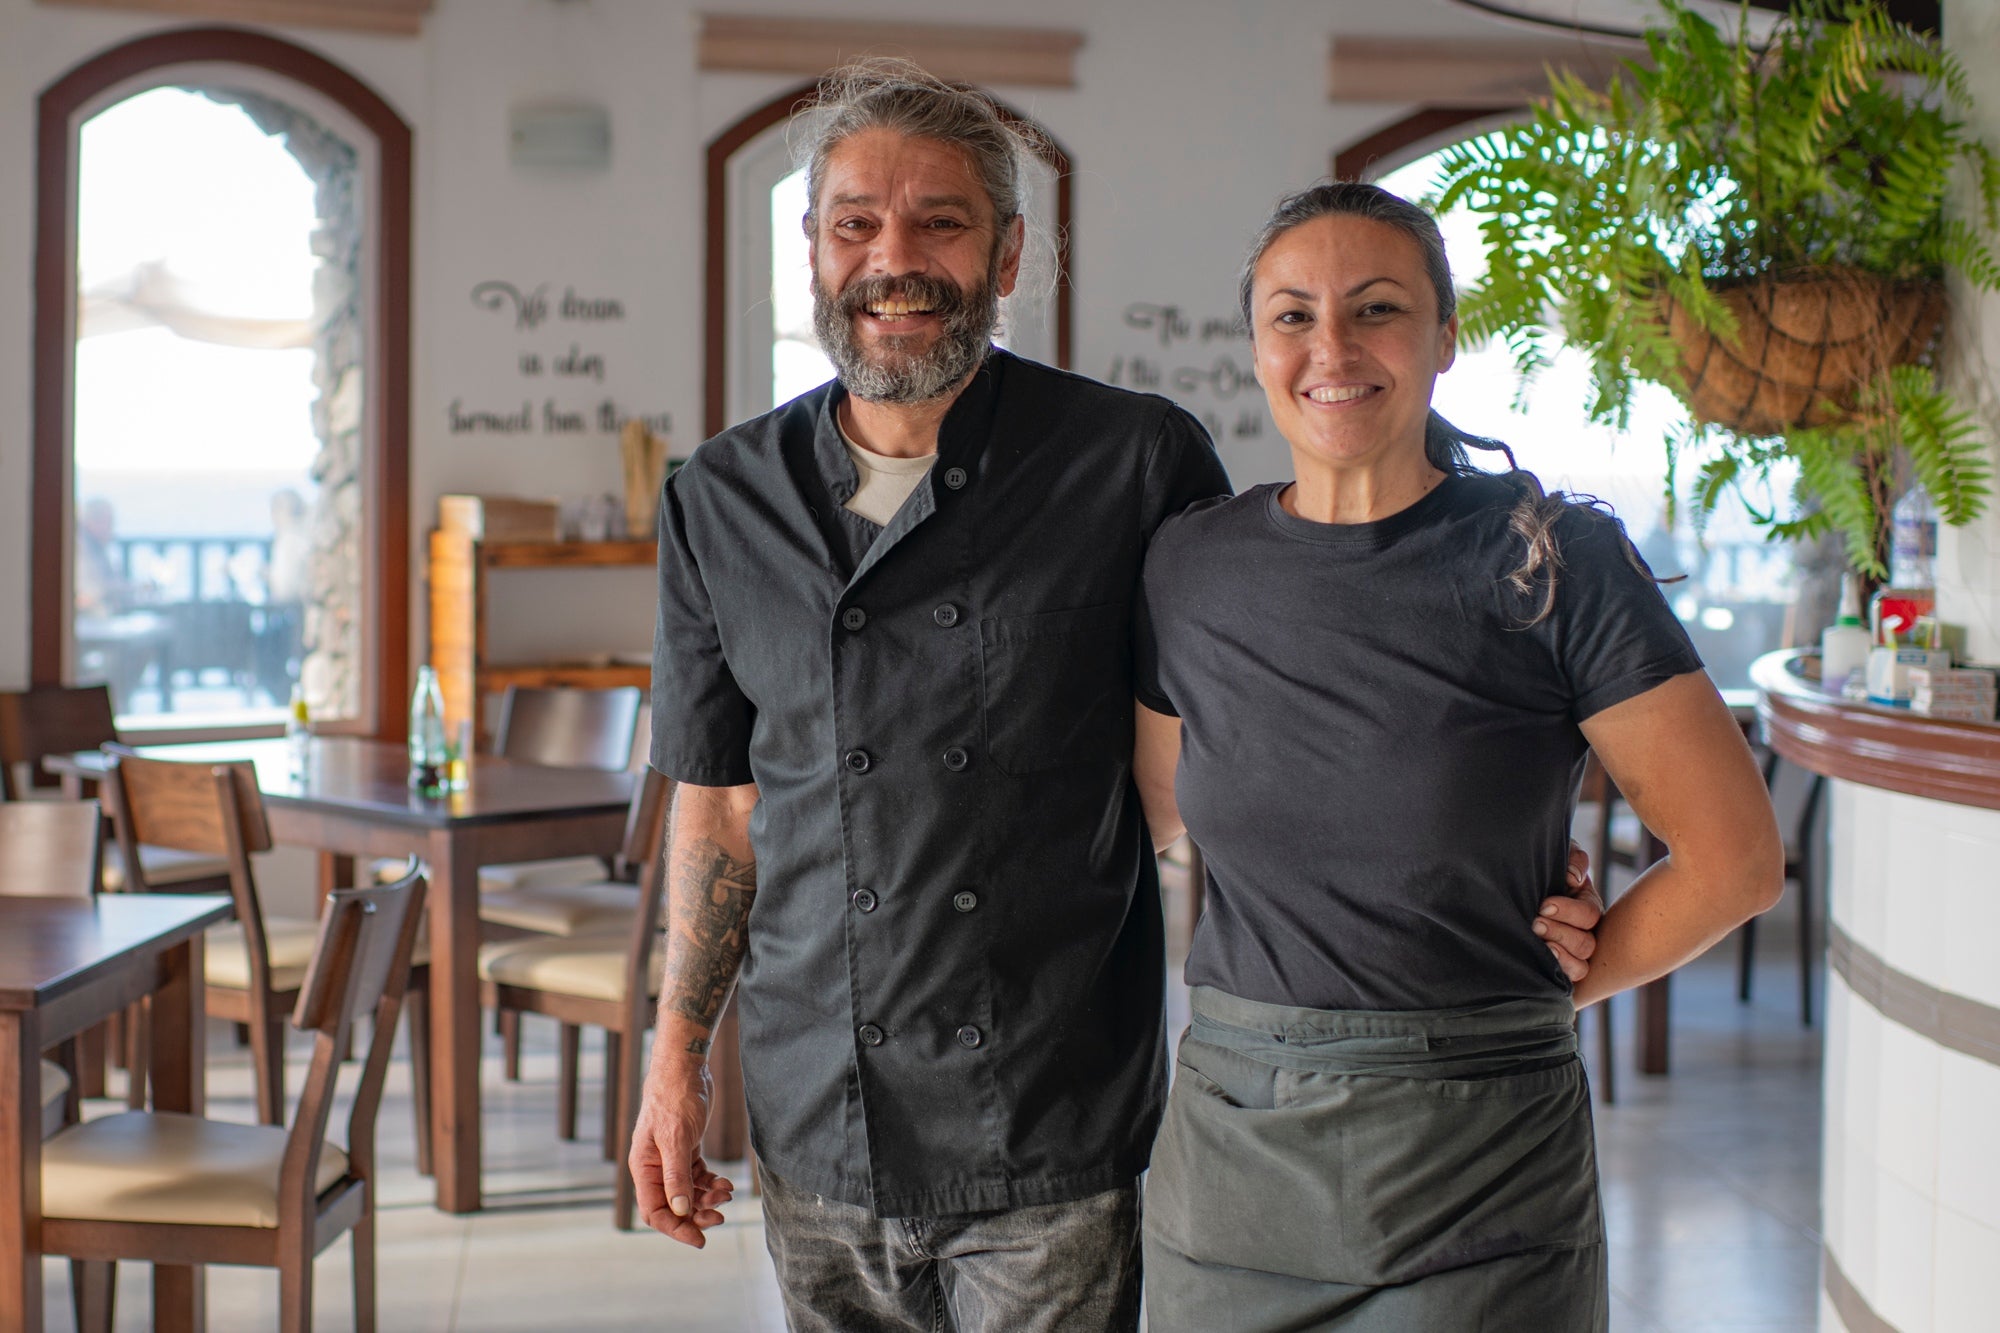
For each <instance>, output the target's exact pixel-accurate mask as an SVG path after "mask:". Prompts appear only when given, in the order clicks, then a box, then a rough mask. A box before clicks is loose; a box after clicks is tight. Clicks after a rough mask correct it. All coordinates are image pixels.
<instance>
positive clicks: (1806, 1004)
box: [1799, 854, 1818, 1027]
mask: <svg viewBox="0 0 2000 1333" xmlns="http://www.w3.org/2000/svg"><path fill="white" fill-rule="evenodd" d="M1813 926H1814V922H1813V864H1812V857H1811V856H1810V855H1809V854H1808V855H1805V856H1802V857H1801V858H1800V861H1799V1022H1801V1023H1803V1024H1804V1025H1805V1026H1807V1027H1811V1026H1812V1021H1813V970H1814V969H1813V965H1814V964H1815V963H1816V962H1817V961H1818V950H1817V949H1816V948H1815V945H1816V943H1817V938H1818V937H1817V936H1816V934H1815V933H1814V929H1813Z"/></svg>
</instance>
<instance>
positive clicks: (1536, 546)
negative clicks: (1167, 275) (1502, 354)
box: [1237, 181, 1570, 625]
mask: <svg viewBox="0 0 2000 1333" xmlns="http://www.w3.org/2000/svg"><path fill="white" fill-rule="evenodd" d="M1335 216H1338V217H1358V218H1366V219H1367V220H1368V221H1370V222H1380V223H1382V224H1384V225H1385V226H1390V227H1394V228H1395V229H1396V230H1397V231H1400V232H1402V233H1403V234H1404V235H1405V236H1407V237H1409V238H1410V240H1411V241H1413V242H1415V244H1416V247H1417V253H1418V254H1419V255H1420V256H1422V258H1423V261H1424V273H1425V275H1426V276H1427V277H1429V278H1430V280H1431V290H1432V292H1433V293H1435V294H1436V296H1437V307H1438V323H1440V324H1442V323H1444V322H1445V321H1446V320H1448V319H1450V318H1451V317H1452V316H1453V315H1454V314H1456V313H1457V312H1458V293H1457V291H1456V290H1454V288H1453V287H1452V285H1451V262H1450V260H1448V259H1447V258H1445V253H1444V236H1443V234H1442V233H1440V232H1439V231H1438V225H1437V219H1435V218H1433V217H1432V216H1431V215H1430V214H1429V213H1427V212H1425V211H1424V210H1423V209H1421V208H1419V207H1418V206H1417V205H1415V204H1413V203H1411V202H1410V201H1409V200H1407V199H1405V198H1403V197H1402V196H1400V195H1394V194H1391V193H1389V191H1387V190H1385V189H1383V188H1382V187H1381V186H1379V185H1371V184H1369V183H1368V182H1366V181H1322V182H1321V183H1320V184H1318V185H1314V186H1311V187H1309V188H1307V189H1304V190H1300V191H1299V192H1298V193H1296V194H1290V195H1287V196H1285V197H1284V198H1283V199H1281V200H1279V201H1278V206H1277V208H1275V209H1273V210H1272V211H1271V216H1270V217H1269V218H1268V219H1266V220H1265V223H1264V225H1263V227H1262V228H1261V229H1260V230H1259V231H1258V233H1257V238H1256V239H1255V240H1254V241H1252V242H1251V243H1250V253H1249V255H1248V256H1247V257H1246V258H1245V259H1244V261H1243V272H1242V275H1241V276H1240V278H1239V279H1238V281H1237V299H1238V301H1239V302H1240V303H1241V305H1242V309H1243V323H1244V325H1245V327H1247V328H1248V329H1249V330H1250V332H1251V337H1252V338H1253V339H1254V338H1255V337H1256V323H1255V321H1253V320H1252V319H1251V317H1250V295H1251V289H1252V287H1254V286H1255V284H1256V277H1257V264H1258V261H1260V260H1262V259H1263V257H1264V252H1265V251H1266V250H1269V249H1270V248H1271V245H1272V243H1273V242H1275V241H1276V240H1277V239H1278V238H1279V237H1280V236H1283V235H1284V234H1285V233H1286V232H1288V231H1290V230H1291V229H1292V228H1294V227H1298V226H1302V225H1303V224H1305V223H1308V222H1312V221H1314V220H1316V219H1318V218H1323V217H1335ZM1472 449H1478V450H1482V451H1485V452H1494V453H1499V454H1501V455H1502V456H1504V457H1505V458H1506V460H1507V471H1506V473H1505V474H1503V476H1502V480H1504V481H1506V482H1507V483H1508V484H1509V485H1510V486H1512V487H1513V488H1514V491H1515V493H1516V495H1517V497H1518V498H1517V499H1516V500H1515V502H1514V508H1513V511H1512V513H1511V514H1510V515H1509V516H1508V526H1510V527H1512V528H1513V530H1514V531H1515V532H1517V533H1519V534H1520V537H1521V540H1522V541H1523V542H1525V543H1527V548H1528V550H1527V554H1526V555H1525V556H1524V557H1523V558H1522V560H1521V563H1520V564H1519V565H1518V566H1516V567H1515V568H1514V569H1513V570H1512V571H1510V572H1509V573H1508V575H1507V584H1508V586H1509V587H1511V588H1513V589H1514V590H1515V591H1516V592H1518V593H1520V594H1521V595H1522V596H1524V597H1526V596H1531V595H1537V594H1538V595H1539V600H1540V605H1539V606H1538V607H1537V608H1536V610H1535V613H1534V615H1533V616H1532V617H1531V618H1530V619H1529V620H1528V622H1527V623H1528V624H1530V625H1535V624H1539V623H1540V622H1542V621H1543V620H1546V619H1547V618H1548V616H1549V613H1550V612H1551V611H1553V610H1554V609H1555V603H1556V576H1557V575H1558V573H1560V572H1561V570H1562V549H1561V548H1560V547H1559V546H1557V545H1556V539H1555V523H1556V520H1557V519H1558V518H1560V517H1562V515H1563V512H1564V511H1565V510H1566V509H1568V508H1569V503H1570V502H1569V500H1568V499H1567V498H1566V497H1565V496H1563V495H1561V494H1557V495H1550V494H1548V493H1547V492H1546V491H1544V490H1543V489H1542V483H1541V480H1540V478H1538V477H1536V476H1535V474H1534V473H1532V472H1527V471H1524V470H1523V469H1522V468H1521V466H1520V465H1519V464H1518V463H1516V462H1515V461H1514V451H1513V450H1512V449H1509V448H1508V447H1507V446H1506V445H1505V444H1503V443H1501V442H1500V441H1499V440H1489V439H1486V438H1485V437H1484V436H1480V435H1470V434H1467V433H1466V432H1465V431H1462V430H1460V429H1459V428H1458V427H1456V426H1454V425H1452V424H1451V423H1450V422H1449V421H1446V420H1445V419H1444V418H1443V417H1442V416H1439V415H1438V413H1437V412H1436V411H1435V410H1433V411H1432V412H1431V414H1430V418H1429V420H1428V421H1426V422H1425V424H1424V458H1425V459H1426V460H1427V461H1428V462H1429V463H1430V465H1431V466H1432V467H1434V468H1436V469H1437V470H1438V471H1440V472H1443V473H1445V474H1446V475H1447V476H1457V475H1461V474H1464V473H1475V472H1483V471H1484V469H1482V468H1478V467H1475V466H1474V465H1473V462H1472V455H1471V453H1470V452H1469V450H1472Z"/></svg>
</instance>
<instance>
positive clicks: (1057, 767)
mask: <svg viewBox="0 0 2000 1333" xmlns="http://www.w3.org/2000/svg"><path fill="white" fill-rule="evenodd" d="M840 392H841V391H840V390H839V388H838V386H837V385H831V384H830V385H827V386H825V387H823V388H820V389H817V390H815V391H813V392H812V393H808V394H806V395H805V396H803V397H801V398H798V399H796V400H794V401H793V402H791V403H788V404H786V405H785V406H784V407H781V408H779V409H778V410H776V411H775V412H772V413H770V414H768V415H766V416H762V417H759V418H757V419H756V420H754V421H749V422H746V423H744V424H743V425H741V426H737V427H735V428H733V429H731V430H728V431H725V432H723V433H722V434H721V435H718V436H716V437H715V438H714V439H712V440H709V441H708V442H706V443H704V444H703V445H702V446H701V447H700V448H699V449H698V450H696V451H695V454H694V456H693V457H692V458H691V459H689V461H688V462H687V464H686V466H684V467H682V468H681V469H680V470H679V471H677V472H676V473H675V474H674V475H673V477H672V478H670V479H669V481H668V483H667V487H666V494H665V499H664V503H663V504H662V505H661V508H660V612H659V624H658V630H657V633H656V637H655V646H654V661H653V754H652V761H653V766H654V767H655V768H658V769H659V770H660V771H661V772H663V773H665V774H667V775H668V776H669V777H672V778H675V779H677V780H679V781H683V782H691V783H696V784H699V785H703V786H734V785H740V784H742V783H747V782H753V781H754V782H755V783H757V785H758V788H759V790H760V793H761V798H760V800H759V802H758V805H757V809H756V813H755V814H754V816H753V817H752V820H751V826H750V836H751V841H752V845H753V846H754V848H755V851H756V856H757V883H758V889H757V896H756V898H755V900H754V906H753V907H752V909H751V916H750V932H749V941H750V942H749V951H748V955H747V957H746V959H745V961H744V966H743V972H742V978H741V981H740V983H739V985H738V989H737V995H736V1004H737V1006H738V1012H739V1015H740V1018H741V1023H742V1047H743V1072H744V1082H745V1085H746V1088H747V1091H748V1094H749V1101H750V1118H751V1127H752V1136H753V1139H754V1141H755V1145H756V1149H757V1152H758V1153H759V1155H760V1156H761V1157H762V1158H763V1159H764V1160H765V1161H766V1162H768V1163H769V1164H770V1166H771V1169H772V1170H773V1171H774V1172H776V1173H777V1174H778V1175H780V1176H781V1177H783V1178H785V1179H786V1180H787V1181H789V1182H791V1183H793V1184H795V1185H798V1186H800V1187H803V1188H806V1189H810V1190H813V1191H815V1192H817V1193H821V1194H826V1195H829V1196H831V1197H833V1198H836V1199H840V1200H843V1201H845V1202H848V1203H853V1204H858V1205H860V1206H863V1207H868V1208H872V1209H873V1210H874V1211H875V1212H876V1213H877V1214H878V1215H880V1216H885V1217H894V1216H938V1215H946V1214H952V1213H964V1212H974V1211H983V1210H988V1209H1000V1208H1011V1207H1020V1206H1024V1205H1030V1204H1042V1203H1055V1202H1061V1201H1064V1200H1069V1199H1077V1198H1083V1197H1085V1196H1088V1195H1090V1194H1094V1193H1098V1192H1100V1191H1102V1190H1106V1189H1110V1188H1113V1187H1115V1186H1118V1185H1121V1184H1123V1183H1125V1182H1126V1181H1129V1180H1131V1179H1133V1178H1134V1177H1135V1176H1136V1175H1137V1174H1138V1173H1139V1172H1140V1171H1142V1170H1143V1169H1144V1168H1145V1164H1146V1157H1147V1153H1148V1151H1149V1149H1150V1147H1151V1144H1152V1140H1153V1132H1154V1129H1155V1127H1156V1125H1157V1122H1158V1117H1159V1111H1160V1103H1161V1097H1162V1093H1163V1090H1164V1050H1165V1047H1164V1042H1163V1036H1162V1031H1161V1026H1162V1017H1161V999H1162V993H1163V989H1164V960H1163V958H1162V939H1161V924H1160V906H1159V885H1158V882H1157V879H1156V877H1155V873H1154V865H1153V856H1152V848H1151V845H1150V841H1149V838H1148V835H1147V832H1146V829H1145V824H1144V820H1143V818H1142V816H1141V814H1140V811H1139V801H1138V797H1137V794H1136V792H1135V791H1134V789H1133V787H1132V784H1131V782H1130V766H1131V753H1132V644H1131V634H1130V622H1131V616H1130V607H1131V602H1132V599H1133V595H1134V591H1135V588H1136V586H1137V583H1138V578H1139V567H1140V562H1141V559H1142V557H1143V555H1144V553H1145V548H1146V543H1147V541H1148V539H1149V538H1150V537H1151V535H1152V533H1153V530H1154V529H1155V528H1156V527H1157V526H1158V525H1159V524H1160V522H1161V521H1162V520H1164V519H1165V518H1166V517H1167V516H1168V515H1170V514H1173V513H1175V512H1176V511H1178V510H1179V509H1181V508H1183V507H1184V506H1186V505H1188V504H1190V503H1192V502H1194V501H1196V500H1200V499H1205V498H1207V497H1209V496H1212V495H1216V494H1220V493H1223V492H1225V491H1226V490H1227V489H1228V479H1227V477H1226V476H1225V475H1224V473H1223V470H1222V466H1221V464H1220V462H1219V461H1218V460H1217V458H1216V456H1215V451H1214V449H1213V448H1212V447H1211V445H1210V444H1209V441H1208V437H1207V436H1206V435H1205V434H1204V433H1203V432H1202V429H1201V427H1200V426H1199V425H1197V424H1196V423H1195V421H1194V419H1193V418H1191V417H1190V416H1189V415H1188V414H1187V413H1186V412H1184V411H1182V410H1181V409H1180V408H1177V407H1175V406H1174V405H1173V404H1171V403H1169V402H1168V401H1167V400H1165V399H1163V398H1157V397H1152V396H1147V395H1140V394H1134V393H1129V392H1125V391H1123V390H1119V389H1113V388H1109V387H1107V386H1105V385H1102V384H1098V383H1096V382H1094V381H1091V380H1087V379H1083V378H1081V377H1078V376H1074V375H1069V374H1065V373H1063V372H1061V371H1056V370H1051V369H1050V368H1048V367H1046V366H1041V365H1037V364H1035V363H1034V362H1031V361H1023V360H1021V359H1019V358H1017V357H1014V356H1012V355H1009V354H1008V353H1006V352H1002V351H995V352H993V353H992V354H991V355H989V356H988V357H987V359H986V362H985V364H984V365H983V367H982V368H981V369H980V371H979V372H978V374H976V375H975V376H974V377H973V379H972V382H971V384H970V385H969V386H968V387H967V388H966V389H965V391H964V392H963V393H962V394H960V396H959V398H958V400H957V401H956V402H955V403H954V404H953V405H952V408H951V411H950V412H949V413H948V414H947V415H946V417H945V419H944V423H943V425H942V426H941V427H940V429H939V432H938V457H937V462H936V464H935V465H934V466H933V467H932V469H931V471H930V473H929V474H928V476H927V477H926V478H925V479H924V480H923V481H922V482H921V483H919V485H918V486H917V488H916V490H915V491H914V492H913V493H912V494H911V496H910V498H909V500H908V501H907V502H906V503H905V504H904V505H903V507H902V509H901V510H900V511H899V512H898V513H897V514H896V516H895V518H894V519H893V520H892V521H891V522H890V523H889V525H888V527H886V528H884V529H883V530H882V532H881V534H880V536H879V537H877V538H876V539H875V540H874V542H873V544H872V545H870V546H867V547H866V549H865V550H864V551H861V552H860V553H859V554H858V558H856V556H855V554H854V553H853V551H852V546H851V544H850V543H849V542H848V541H847V540H845V539H844V538H843V536H842V532H841V519H840V518H839V517H838V512H839V508H840V506H841V504H842V503H843V502H844V501H845V500H846V499H847V498H848V497H849V496H851V495H852V494H853V493H854V489H855V486H856V483H857V478H856V474H855V469H854V464H853V462H852V460H851V459H850V458H849V457H848V454H847V451H846V449H845V447H844V446H843V444H842V441H841V437H840V432H839V429H838V427H837V426H836V425H835V421H834V405H835V403H836V402H837V401H838V398H839V394H840Z"/></svg>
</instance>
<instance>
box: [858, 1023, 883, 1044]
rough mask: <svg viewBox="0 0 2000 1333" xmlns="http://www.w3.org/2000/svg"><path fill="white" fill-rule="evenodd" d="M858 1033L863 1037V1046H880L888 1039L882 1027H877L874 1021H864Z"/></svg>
mask: <svg viewBox="0 0 2000 1333" xmlns="http://www.w3.org/2000/svg"><path fill="white" fill-rule="evenodd" d="M858 1035H859V1036H860V1038H861V1044H862V1045H863V1046H880V1045H881V1044H882V1043H883V1041H884V1040H885V1039H886V1038H885V1037H884V1035H883V1032H882V1029H881V1028H878V1027H876V1026H875V1025H874V1024H873V1023H863V1024H862V1025H861V1031H860V1032H859V1034H858Z"/></svg>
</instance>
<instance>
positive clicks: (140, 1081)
mask: <svg viewBox="0 0 2000 1333" xmlns="http://www.w3.org/2000/svg"><path fill="white" fill-rule="evenodd" d="M151 1017H152V1013H151V1011H150V1010H149V1009H148V1008H147V1007H146V1002H145V1001H144V1000H141V1001H139V1003H137V1004H135V1005H132V1006H131V1007H130V1008H128V1009H126V1011H125V1108H126V1109H127V1110H129V1111H143V1110H145V1109H146V1071H147V1069H149V1068H151V1067H152V1058H151V1052H152V1037H151V1032H150V1031H149V1027H148V1020H149V1019H150V1018H151Z"/></svg>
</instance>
